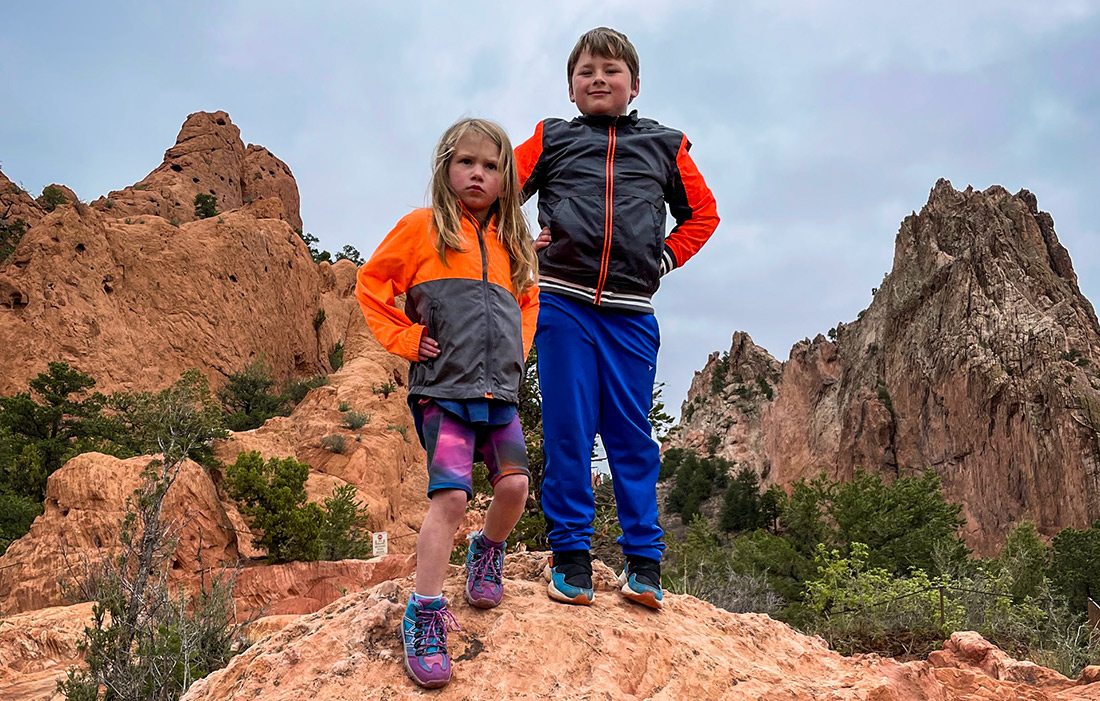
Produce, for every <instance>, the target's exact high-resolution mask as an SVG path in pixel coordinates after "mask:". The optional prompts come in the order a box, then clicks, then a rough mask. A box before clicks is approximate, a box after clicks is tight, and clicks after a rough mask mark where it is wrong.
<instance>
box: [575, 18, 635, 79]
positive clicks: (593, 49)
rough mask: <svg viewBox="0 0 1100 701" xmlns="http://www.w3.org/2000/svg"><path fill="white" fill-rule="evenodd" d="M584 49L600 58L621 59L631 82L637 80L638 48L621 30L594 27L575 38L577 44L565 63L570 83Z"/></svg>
mask: <svg viewBox="0 0 1100 701" xmlns="http://www.w3.org/2000/svg"><path fill="white" fill-rule="evenodd" d="M585 51H587V52H588V53H590V54H592V55H593V56H599V57H601V58H618V59H622V60H623V62H624V63H626V67H627V69H629V70H630V77H631V79H632V81H631V82H637V80H638V50H637V49H635V48H634V45H633V44H631V43H630V39H627V38H626V35H625V34H623V33H622V32H617V31H615V30H614V29H611V28H609V27H596V28H595V29H590V30H589V31H587V32H585V33H584V34H582V35H581V38H580V39H577V45H576V46H574V47H573V50H572V51H571V52H570V53H569V61H568V62H567V63H566V64H565V79H566V80H567V81H569V82H570V83H572V81H573V69H574V68H576V67H577V62H578V61H580V59H581V54H583V53H584V52H585Z"/></svg>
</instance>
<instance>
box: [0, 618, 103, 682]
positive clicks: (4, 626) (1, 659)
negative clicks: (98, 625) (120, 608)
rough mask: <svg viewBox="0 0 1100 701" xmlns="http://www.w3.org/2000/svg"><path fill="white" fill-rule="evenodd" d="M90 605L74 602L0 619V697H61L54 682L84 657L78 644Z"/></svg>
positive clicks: (82, 635)
mask: <svg viewBox="0 0 1100 701" xmlns="http://www.w3.org/2000/svg"><path fill="white" fill-rule="evenodd" d="M91 623H92V605H91V604H76V605H74V606H58V607H55V608H50V609H44V610H40V611H34V612H33V613H23V614H17V615H13V616H6V617H3V618H0V698H2V699H4V700H5V701H42V700H43V699H63V698H64V696H62V695H61V694H58V693H57V682H58V680H59V679H64V678H65V670H66V669H68V668H69V667H71V666H73V665H79V664H80V663H81V661H82V659H83V654H82V653H81V652H80V648H79V643H80V642H81V641H82V640H83V639H84V628H85V626H88V625H91Z"/></svg>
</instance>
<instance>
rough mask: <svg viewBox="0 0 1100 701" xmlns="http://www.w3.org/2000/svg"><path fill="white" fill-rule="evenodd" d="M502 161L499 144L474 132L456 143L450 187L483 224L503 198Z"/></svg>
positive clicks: (448, 171) (451, 163)
mask: <svg viewBox="0 0 1100 701" xmlns="http://www.w3.org/2000/svg"><path fill="white" fill-rule="evenodd" d="M499 162H500V149H499V148H498V147H497V145H496V144H494V143H493V142H492V140H491V139H489V138H488V137H487V136H485V135H484V134H482V133H480V132H477V131H474V130H472V129H471V130H469V131H467V132H466V133H465V134H463V135H462V138H461V139H459V140H458V143H457V144H455V152H454V155H453V156H452V157H451V162H450V164H449V165H448V166H447V184H449V185H450V186H451V190H453V191H454V193H455V194H456V195H458V199H460V200H462V204H464V205H466V209H469V210H470V212H471V213H472V214H473V215H474V216H475V217H477V218H478V220H479V221H485V217H486V215H487V214H488V213H489V208H490V207H492V206H493V203H494V202H496V201H497V198H499V197H500V183H501V177H500V169H499V167H498V165H499Z"/></svg>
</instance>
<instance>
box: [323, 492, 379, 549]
mask: <svg viewBox="0 0 1100 701" xmlns="http://www.w3.org/2000/svg"><path fill="white" fill-rule="evenodd" d="M324 512H325V521H324V526H323V527H322V528H321V559H323V560H358V559H363V558H365V557H369V556H370V554H371V536H370V531H369V530H368V529H367V523H368V520H369V519H368V513H367V508H366V507H365V506H363V505H362V504H361V503H360V502H359V501H357V500H356V498H355V487H354V486H352V485H350V484H345V485H343V486H340V487H337V488H336V489H334V490H332V496H330V497H329V498H327V499H325V506H324Z"/></svg>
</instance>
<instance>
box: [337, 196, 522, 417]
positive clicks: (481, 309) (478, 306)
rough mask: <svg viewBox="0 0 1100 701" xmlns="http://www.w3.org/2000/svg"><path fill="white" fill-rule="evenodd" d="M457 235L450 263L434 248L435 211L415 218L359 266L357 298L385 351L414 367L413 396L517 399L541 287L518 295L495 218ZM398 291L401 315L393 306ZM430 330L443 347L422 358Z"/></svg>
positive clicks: (468, 221)
mask: <svg viewBox="0 0 1100 701" xmlns="http://www.w3.org/2000/svg"><path fill="white" fill-rule="evenodd" d="M461 234H462V247H463V250H461V251H454V250H448V251H447V262H446V263H444V262H443V261H441V260H440V259H439V253H438V252H437V251H436V248H435V238H436V237H435V230H434V228H433V226H432V211H431V210H430V209H417V210H415V211H413V212H411V213H409V214H408V215H406V216H405V217H404V218H402V219H401V221H399V222H398V223H397V226H395V227H394V228H393V231H391V232H390V233H389V234H388V235H387V236H386V238H385V239H384V240H383V241H382V243H381V244H380V245H379V246H378V249H377V250H376V251H375V252H374V255H372V256H371V258H370V260H369V261H367V262H366V263H365V264H364V265H363V266H362V267H361V268H360V269H359V274H358V278H357V281H356V285H355V296H356V297H357V298H358V299H359V306H360V307H361V308H362V309H363V314H364V315H365V316H366V318H367V324H368V325H369V326H370V329H371V331H372V332H373V333H374V335H375V337H376V338H377V339H378V341H379V342H380V343H381V344H382V346H383V347H384V348H385V349H386V350H388V351H389V352H391V353H394V354H396V355H400V356H401V357H403V358H406V359H408V360H410V361H412V365H411V366H410V368H409V394H410V395H412V394H417V395H423V396H427V397H438V398H440V399H479V398H483V397H490V398H495V399H502V400H504V401H508V402H514V403H518V402H519V386H520V382H521V380H522V377H523V363H524V360H525V359H526V358H527V353H528V351H530V349H531V342H532V340H533V339H534V336H535V321H536V319H537V317H538V304H539V303H538V288H537V287H536V286H535V285H531V286H530V287H528V288H527V289H526V290H524V291H523V292H519V293H517V291H516V290H514V289H513V287H512V268H511V262H510V260H509V257H508V252H507V251H506V250H505V249H504V247H503V246H502V245H501V243H500V241H499V240H498V239H497V236H496V220H495V218H493V219H491V220H490V222H489V223H488V224H487V225H485V226H484V227H481V226H478V225H477V223H476V222H475V221H474V220H473V219H472V218H471V217H469V216H464V217H463V218H462V231H461ZM400 294H405V309H404V311H402V310H401V309H398V308H397V306H396V304H395V302H394V297H396V296H397V295H400ZM425 334H426V335H427V336H429V337H431V338H434V339H435V340H436V341H437V342H438V343H439V348H440V354H439V357H437V358H434V359H431V360H427V361H424V362H418V361H417V358H418V357H419V348H420V337H421V336H422V335H425Z"/></svg>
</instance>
